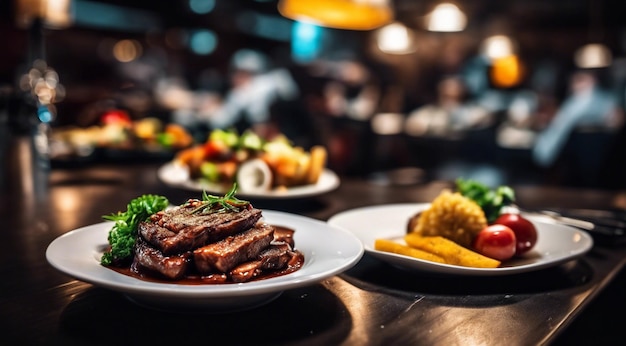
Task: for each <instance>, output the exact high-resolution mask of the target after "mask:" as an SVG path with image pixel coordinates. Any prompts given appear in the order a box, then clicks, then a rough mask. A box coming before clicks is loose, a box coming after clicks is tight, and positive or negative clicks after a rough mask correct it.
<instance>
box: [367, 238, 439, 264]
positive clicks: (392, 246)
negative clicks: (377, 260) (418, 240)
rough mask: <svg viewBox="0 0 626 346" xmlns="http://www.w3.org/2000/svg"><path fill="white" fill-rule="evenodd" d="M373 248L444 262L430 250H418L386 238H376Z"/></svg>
mask: <svg viewBox="0 0 626 346" xmlns="http://www.w3.org/2000/svg"><path fill="white" fill-rule="evenodd" d="M374 249H376V250H378V251H385V252H392V253H395V254H399V255H405V256H410V257H414V258H419V259H422V260H426V261H431V262H439V263H446V262H445V260H444V259H443V258H441V257H440V256H437V255H435V254H432V253H430V252H426V251H422V250H418V249H415V248H412V247H409V246H406V245H404V244H400V243H396V242H394V241H391V240H388V239H376V241H375V242H374Z"/></svg>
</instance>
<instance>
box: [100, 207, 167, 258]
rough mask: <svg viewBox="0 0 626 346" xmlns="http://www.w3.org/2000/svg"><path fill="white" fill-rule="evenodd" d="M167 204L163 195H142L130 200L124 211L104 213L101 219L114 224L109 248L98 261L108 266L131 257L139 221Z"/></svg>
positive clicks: (109, 238)
mask: <svg viewBox="0 0 626 346" xmlns="http://www.w3.org/2000/svg"><path fill="white" fill-rule="evenodd" d="M168 205H169V201H168V200H167V198H165V197H163V196H158V195H143V196H140V197H137V198H135V199H133V200H132V201H130V203H128V206H127V210H126V211H125V212H121V211H120V212H117V213H114V214H110V215H104V216H103V217H102V218H103V219H105V220H108V221H115V224H114V225H113V227H112V228H111V230H110V231H109V236H108V241H109V245H111V249H110V250H108V251H107V252H105V253H104V254H103V255H102V258H101V259H100V263H102V264H103V265H105V266H108V265H111V264H114V263H123V262H124V261H126V260H128V259H129V258H131V256H132V254H133V246H134V245H135V241H136V240H137V227H138V226H139V223H140V222H142V221H145V220H146V219H148V217H149V216H150V215H152V214H155V213H157V212H159V211H161V210H164V209H165V208H167V206H168Z"/></svg>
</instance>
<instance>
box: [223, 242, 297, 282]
mask: <svg viewBox="0 0 626 346" xmlns="http://www.w3.org/2000/svg"><path fill="white" fill-rule="evenodd" d="M294 255H295V254H294V252H293V251H292V250H291V246H289V245H288V244H284V243H282V244H276V245H273V244H272V245H270V246H269V247H268V248H267V249H265V250H263V251H262V252H261V253H260V254H259V256H258V257H257V259H255V260H252V261H249V262H245V263H242V264H240V265H238V266H236V267H235V268H233V270H231V271H230V278H231V280H232V281H233V282H246V281H250V280H252V279H254V278H255V277H257V276H259V275H261V274H263V272H265V271H277V270H280V269H283V268H284V267H286V266H287V264H288V263H289V261H290V260H291V258H292V257H293V256H294Z"/></svg>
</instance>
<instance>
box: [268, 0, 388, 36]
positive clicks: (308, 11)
mask: <svg viewBox="0 0 626 346" xmlns="http://www.w3.org/2000/svg"><path fill="white" fill-rule="evenodd" d="M278 11H279V12H280V14H282V15H283V16H285V17H287V18H290V19H293V20H297V21H302V22H310V23H313V24H316V25H319V26H324V27H329V28H335V29H346V30H372V29H376V28H378V27H381V26H383V25H385V24H388V23H390V22H391V21H392V20H393V10H392V9H391V6H390V5H389V0H280V1H279V3H278Z"/></svg>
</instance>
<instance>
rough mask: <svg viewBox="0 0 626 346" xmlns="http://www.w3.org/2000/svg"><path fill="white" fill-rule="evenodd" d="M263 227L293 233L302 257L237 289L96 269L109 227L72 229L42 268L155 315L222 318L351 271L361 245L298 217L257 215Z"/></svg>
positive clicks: (350, 236) (320, 223)
mask: <svg viewBox="0 0 626 346" xmlns="http://www.w3.org/2000/svg"><path fill="white" fill-rule="evenodd" d="M263 216H264V218H265V220H266V221H267V222H269V223H270V224H273V225H277V226H284V227H289V228H291V229H294V230H295V233H294V241H295V245H296V248H297V249H298V250H300V251H301V252H302V254H303V255H304V265H303V266H302V268H300V269H299V270H297V271H295V272H293V273H290V274H287V275H284V276H279V277H273V278H268V279H264V280H259V281H251V282H246V283H239V284H207V285H182V284H174V283H172V284H168V283H159V282H148V281H144V280H139V279H136V278H133V277H130V276H127V275H124V274H120V273H117V272H115V271H113V270H111V269H109V268H106V267H104V266H102V265H101V264H100V257H101V256H102V252H103V249H104V248H105V247H106V246H107V235H108V232H109V230H110V229H111V226H112V223H111V222H102V223H98V224H95V225H91V226H86V227H82V228H78V229H76V230H73V231H70V232H68V233H66V234H64V235H62V236H60V237H58V238H57V239H55V240H54V241H53V242H52V243H50V245H49V246H48V249H47V250H46V258H47V260H48V262H49V263H50V264H51V265H52V266H53V267H55V268H56V269H58V270H60V271H61V272H64V273H65V274H68V275H70V276H72V277H74V278H76V279H78V280H81V281H85V282H88V283H91V284H94V285H97V286H101V287H105V288H108V289H111V290H114V291H118V292H121V293H123V294H125V295H126V296H127V297H128V298H129V299H130V300H132V301H134V302H136V303H138V304H140V305H145V306H149V307H153V308H157V309H164V310H176V311H200V312H208V313H215V312H224V311H237V310H245V309H250V308H254V307H256V306H259V305H262V304H265V303H268V302H269V301H271V300H272V299H274V298H276V297H278V296H279V295H280V294H281V293H282V292H283V291H284V290H288V289H291V288H296V287H300V286H305V285H310V284H313V283H316V282H319V281H321V280H323V279H325V278H328V277H331V276H333V275H336V274H339V273H341V272H343V271H345V270H347V269H349V268H351V267H352V266H353V265H355V264H356V263H357V262H358V261H359V259H360V258H361V256H362V255H363V245H362V243H361V242H360V241H359V239H357V238H356V237H355V236H354V235H353V234H351V233H350V232H347V231H344V230H342V229H338V228H335V227H332V226H329V225H328V224H327V223H325V222H323V221H319V220H315V219H311V218H307V217H304V216H300V215H293V214H287V213H283V212H278V211H263Z"/></svg>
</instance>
